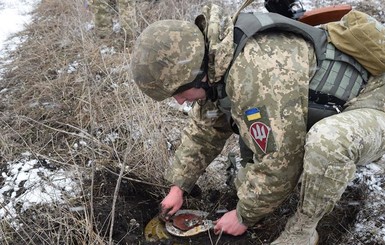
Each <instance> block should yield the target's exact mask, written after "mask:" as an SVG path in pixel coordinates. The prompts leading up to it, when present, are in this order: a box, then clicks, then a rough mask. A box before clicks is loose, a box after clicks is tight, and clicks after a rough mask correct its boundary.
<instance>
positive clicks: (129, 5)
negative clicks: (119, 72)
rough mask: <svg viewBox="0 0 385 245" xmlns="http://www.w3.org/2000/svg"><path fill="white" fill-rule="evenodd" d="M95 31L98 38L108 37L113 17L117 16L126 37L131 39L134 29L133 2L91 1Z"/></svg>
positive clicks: (123, 0)
mask: <svg viewBox="0 0 385 245" xmlns="http://www.w3.org/2000/svg"><path fill="white" fill-rule="evenodd" d="M91 7H92V10H93V13H94V21H95V30H96V34H97V35H98V36H99V37H100V38H105V37H107V36H110V35H111V34H112V31H113V17H114V15H115V13H117V14H118V16H119V23H120V26H121V28H122V30H123V32H124V33H125V35H128V37H133V30H134V27H135V1H134V0H91Z"/></svg>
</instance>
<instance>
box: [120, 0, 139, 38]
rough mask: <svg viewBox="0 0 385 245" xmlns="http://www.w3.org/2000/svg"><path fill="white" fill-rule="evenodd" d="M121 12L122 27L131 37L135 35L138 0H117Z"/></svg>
mask: <svg viewBox="0 0 385 245" xmlns="http://www.w3.org/2000/svg"><path fill="white" fill-rule="evenodd" d="M116 1H117V9H118V12H119V23H120V26H121V28H122V29H123V30H124V31H125V32H126V33H127V34H128V35H129V36H131V37H133V36H134V34H133V33H134V32H135V28H136V26H137V23H136V18H135V16H136V11H135V2H136V0H116Z"/></svg>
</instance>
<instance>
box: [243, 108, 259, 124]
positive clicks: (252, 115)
mask: <svg viewBox="0 0 385 245" xmlns="http://www.w3.org/2000/svg"><path fill="white" fill-rule="evenodd" d="M245 115H246V118H247V120H248V121H253V120H257V119H260V118H261V117H262V116H261V112H260V110H259V109H258V108H251V109H248V110H247V111H245Z"/></svg>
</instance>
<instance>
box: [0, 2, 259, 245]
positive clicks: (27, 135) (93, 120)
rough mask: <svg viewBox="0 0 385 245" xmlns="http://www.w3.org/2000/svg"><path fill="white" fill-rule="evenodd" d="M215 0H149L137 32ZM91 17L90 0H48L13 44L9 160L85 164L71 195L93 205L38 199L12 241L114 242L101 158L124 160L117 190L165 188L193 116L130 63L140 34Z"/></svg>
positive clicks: (0, 139)
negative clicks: (155, 92) (97, 192)
mask: <svg viewBox="0 0 385 245" xmlns="http://www.w3.org/2000/svg"><path fill="white" fill-rule="evenodd" d="M206 2H207V1H203V0H194V1H188V0H174V1H171V0H167V1H161V0H159V1H154V0H153V1H140V3H138V6H137V7H138V8H137V12H136V21H137V29H136V30H135V33H134V38H135V37H136V36H137V35H139V33H140V32H141V30H142V29H143V28H145V27H146V26H147V25H148V24H149V23H152V22H153V21H155V20H158V19H186V20H192V19H193V18H194V17H195V16H196V15H197V14H198V11H199V8H200V6H201V5H202V4H203V3H206ZM216 2H218V3H219V4H221V5H223V1H216ZM260 4H261V3H256V4H255V6H259V5H260ZM227 7H228V8H229V9H235V8H236V7H237V6H227ZM91 18H92V16H91V13H90V12H89V10H88V9H86V8H85V7H84V4H83V0H72V1H60V0H51V1H48V0H46V1H44V0H43V1H42V2H41V4H40V5H39V6H38V8H37V9H36V10H35V12H34V21H33V22H32V23H31V25H29V26H27V28H26V29H25V30H24V31H23V32H21V33H18V34H17V36H18V37H23V38H24V39H25V41H24V42H23V44H22V45H21V46H20V47H19V48H18V49H17V50H16V51H15V52H12V53H11V58H12V59H13V62H11V63H10V64H8V65H7V66H6V67H5V68H6V73H5V74H4V79H3V80H2V81H1V83H0V91H1V90H2V89H7V92H6V93H4V94H1V96H3V97H0V103H1V105H0V130H1V134H0V164H2V165H4V164H6V163H7V162H9V161H11V160H14V159H15V158H18V157H19V156H20V154H21V153H22V152H26V151H28V152H30V153H32V155H33V156H34V157H36V158H44V159H48V160H50V161H51V162H53V163H55V164H57V165H60V166H65V167H67V166H74V165H75V166H77V168H78V169H80V170H81V172H82V173H83V176H89V177H87V181H89V182H88V183H90V186H84V187H83V191H84V193H83V195H81V196H80V197H79V198H77V199H76V200H68V201H69V203H70V205H80V206H84V207H88V209H86V210H87V211H86V212H85V213H76V212H71V211H69V210H68V206H65V207H64V206H62V205H52V206H51V207H36V208H35V209H33V210H31V211H28V212H27V213H24V214H23V215H22V216H21V217H20V221H21V223H23V224H24V225H23V226H22V227H21V228H20V229H19V230H15V229H14V228H12V226H11V225H10V223H9V222H8V221H1V222H0V238H1V239H2V243H4V244H63V243H64V244H107V243H110V244H112V243H113V241H112V240H111V237H112V234H102V233H101V232H100V231H98V229H95V224H94V221H95V220H94V218H95V217H94V216H95V214H94V209H93V207H94V205H95V202H96V200H94V199H93V197H94V193H93V192H92V190H93V189H94V188H93V187H94V185H96V183H95V181H94V177H95V172H96V169H97V168H98V169H99V168H103V167H106V168H107V167H108V168H109V169H110V170H111V169H115V170H116V169H117V170H116V173H115V174H116V175H117V176H119V177H120V179H119V180H118V181H117V183H118V184H117V185H116V190H118V189H119V185H120V180H121V179H125V178H126V179H129V180H131V181H137V182H145V183H151V184H152V185H153V188H152V190H151V192H152V195H154V196H155V197H161V196H163V195H164V192H165V189H164V188H162V186H165V185H167V183H166V182H165V181H164V179H163V176H162V174H163V172H164V168H165V167H166V166H167V164H168V162H169V161H170V158H171V157H172V155H173V151H174V150H175V149H176V147H177V146H178V145H179V143H180V142H179V139H180V137H179V136H180V132H181V129H182V128H183V127H184V126H185V123H186V122H185V118H186V116H184V115H182V114H181V113H178V112H176V111H174V110H171V109H170V108H169V106H168V105H167V102H165V103H154V102H153V101H151V100H150V99H149V98H146V97H144V96H143V94H142V93H141V92H140V91H138V89H137V87H136V86H135V85H134V83H133V81H132V80H131V77H130V72H129V69H130V67H129V59H130V49H131V47H132V43H133V39H127V38H126V37H125V36H124V35H123V34H121V33H115V34H113V35H112V36H111V37H109V38H107V39H104V40H100V39H98V38H96V36H95V35H94V33H93V31H92V30H88V24H87V23H90V21H91ZM90 163H92V164H91V165H90ZM90 166H91V167H90ZM120 170H124V171H120ZM119 171H120V172H119ZM81 176H82V175H80V176H79V178H81ZM0 178H1V177H0ZM87 181H85V180H83V179H81V182H82V183H86V182H87ZM0 183H1V179H0ZM113 198H114V201H116V198H118V195H117V193H115V195H113ZM113 206H114V205H113ZM114 215H115V213H114V212H112V213H111V217H110V219H111V220H112V221H113V220H114ZM112 223H114V222H112ZM112 228H113V227H112ZM112 228H111V229H112Z"/></svg>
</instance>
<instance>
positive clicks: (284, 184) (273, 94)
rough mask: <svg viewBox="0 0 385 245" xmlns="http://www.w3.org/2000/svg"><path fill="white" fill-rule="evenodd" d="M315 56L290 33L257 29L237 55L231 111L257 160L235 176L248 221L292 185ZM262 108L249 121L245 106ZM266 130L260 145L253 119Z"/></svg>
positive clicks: (241, 213) (267, 210) (231, 76)
mask: <svg viewBox="0 0 385 245" xmlns="http://www.w3.org/2000/svg"><path fill="white" fill-rule="evenodd" d="M315 65H316V61H315V55H314V50H313V48H312V47H311V45H310V44H309V43H307V42H305V41H304V40H303V39H302V38H299V37H297V36H294V35H291V34H282V33H281V34H279V33H270V34H260V35H258V36H257V37H256V38H254V39H251V40H250V41H248V43H247V44H246V46H245V48H244V52H243V53H241V54H240V55H239V57H238V58H237V59H236V60H235V62H234V64H233V66H232V68H231V70H230V72H229V77H228V81H227V86H226V91H227V94H228V96H229V98H230V100H231V101H232V107H231V114H232V116H233V118H234V120H235V121H236V123H237V125H238V128H239V130H240V136H241V137H242V138H243V140H244V143H245V144H246V145H247V147H248V148H250V149H251V150H252V151H253V152H254V157H255V162H258V163H252V164H247V165H246V167H245V168H243V169H241V170H240V171H239V173H238V176H237V179H236V182H235V184H236V186H237V189H238V197H239V201H238V204H237V214H238V217H239V219H240V220H242V222H243V223H244V224H247V225H252V224H254V223H255V222H256V221H258V220H259V219H261V218H262V217H264V216H265V215H266V214H268V213H270V212H272V211H273V210H274V209H275V208H276V207H277V206H279V204H281V202H282V201H283V200H284V199H285V198H286V197H287V196H288V195H289V193H290V192H291V191H292V190H293V188H294V187H295V185H296V183H297V181H298V178H299V176H300V173H301V169H302V158H303V152H304V151H303V145H304V141H305V135H306V123H307V120H306V118H307V106H308V88H309V87H308V84H309V80H310V78H311V77H312V75H313V74H314V71H315V70H314V69H315ZM251 108H258V109H259V110H260V114H261V118H259V119H256V120H251V121H249V120H248V119H247V118H246V117H245V112H246V111H247V110H248V109H251ZM256 122H258V123H264V124H265V125H266V126H267V127H268V130H269V134H268V138H267V147H266V151H265V152H264V151H263V149H261V147H260V146H259V145H258V144H257V143H256V141H255V140H254V139H253V137H252V136H251V132H250V128H251V125H252V124H253V123H256Z"/></svg>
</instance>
